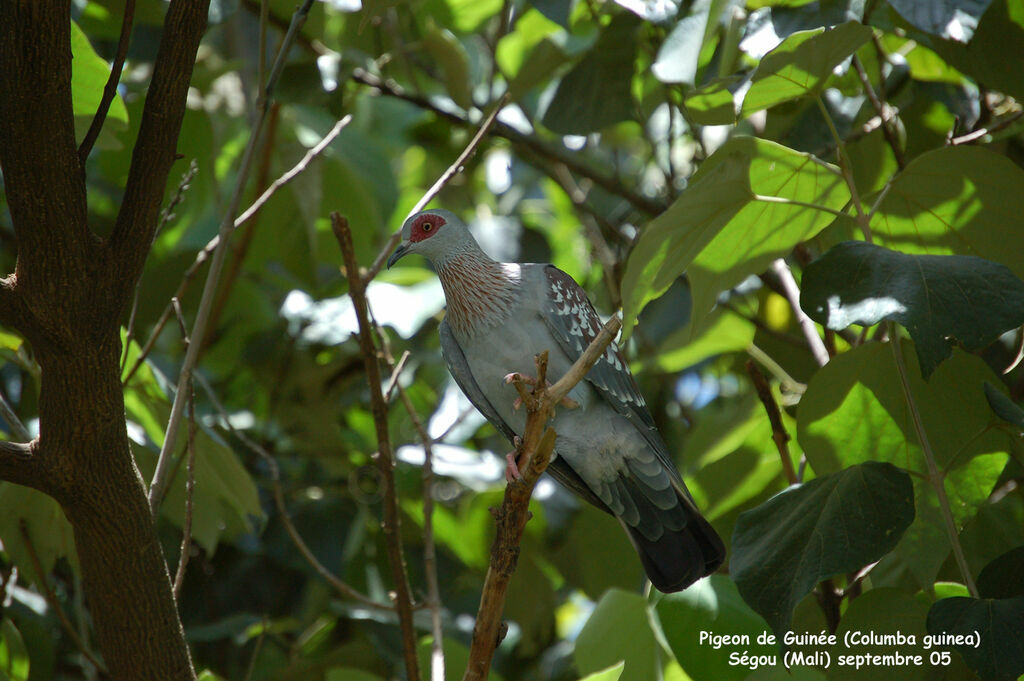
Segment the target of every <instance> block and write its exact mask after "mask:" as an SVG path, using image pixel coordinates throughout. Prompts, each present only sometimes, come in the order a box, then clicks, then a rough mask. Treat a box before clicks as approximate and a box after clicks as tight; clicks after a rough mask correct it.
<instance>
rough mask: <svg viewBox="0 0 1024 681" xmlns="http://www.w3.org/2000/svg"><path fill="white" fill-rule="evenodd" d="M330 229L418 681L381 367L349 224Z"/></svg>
mask: <svg viewBox="0 0 1024 681" xmlns="http://www.w3.org/2000/svg"><path fill="white" fill-rule="evenodd" d="M331 228H332V229H333V230H334V235H335V236H336V237H337V239H338V245H339V246H340V247H341V255H342V258H343V259H344V263H345V275H346V276H347V277H348V292H349V296H350V297H351V298H352V306H353V307H354V308H355V311H356V319H357V320H358V321H359V350H360V352H361V354H362V356H363V363H364V365H365V367H366V380H367V382H368V383H369V387H370V408H371V411H372V413H373V422H374V425H375V426H376V430H377V454H376V456H375V460H376V464H377V470H378V471H380V475H381V479H382V480H383V481H384V499H383V503H384V511H383V514H382V515H383V518H382V522H381V526H382V529H383V532H384V540H385V544H386V546H387V553H388V564H389V565H390V567H391V578H392V581H393V582H394V589H395V595H394V601H395V608H396V609H397V611H398V623H399V625H400V627H401V630H402V639H403V645H402V652H403V655H404V657H405V670H406V676H407V678H408V679H409V681H419V679H420V667H419V660H418V659H417V658H416V630H415V628H414V627H413V621H412V610H413V606H412V596H411V594H410V590H409V578H408V576H407V575H406V570H405V556H404V554H403V553H402V543H401V539H402V537H401V516H400V515H399V510H398V496H397V494H396V492H395V458H394V454H393V453H392V451H391V436H390V433H389V432H388V405H387V403H386V402H385V401H384V394H383V392H381V381H380V366H379V365H378V363H377V349H376V348H375V347H374V344H373V328H372V327H371V326H370V320H369V314H368V313H367V308H368V304H367V302H366V282H364V280H363V278H362V276H361V275H360V274H359V265H358V263H357V262H356V254H355V248H354V247H353V246H352V231H351V229H349V226H348V220H346V219H345V218H343V217H342V216H341V215H339V214H338V213H336V212H335V213H331Z"/></svg>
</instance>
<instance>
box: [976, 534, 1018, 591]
mask: <svg viewBox="0 0 1024 681" xmlns="http://www.w3.org/2000/svg"><path fill="white" fill-rule="evenodd" d="M978 593H979V594H980V595H981V597H982V598H1016V597H1018V596H1024V546H1018V547H1017V548H1014V549H1010V550H1009V551H1007V552H1006V553H1004V554H1003V555H1001V556H999V557H998V558H996V559H995V560H993V561H992V562H991V563H989V564H988V565H986V566H985V567H984V568H982V570H981V573H980V574H979V575H978Z"/></svg>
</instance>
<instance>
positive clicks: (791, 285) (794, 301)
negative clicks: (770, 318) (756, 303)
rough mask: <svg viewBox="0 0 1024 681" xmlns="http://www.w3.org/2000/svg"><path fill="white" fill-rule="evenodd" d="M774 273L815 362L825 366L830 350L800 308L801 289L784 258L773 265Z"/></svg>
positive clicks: (811, 321)
mask: <svg viewBox="0 0 1024 681" xmlns="http://www.w3.org/2000/svg"><path fill="white" fill-rule="evenodd" d="M772 272H774V273H775V276H777V277H778V278H779V283H780V284H782V290H783V291H785V293H786V300H788V301H789V306H790V307H791V308H793V314H794V315H796V319H797V322H798V323H799V324H800V330H801V331H803V333H804V338H806V339H807V345H809V346H810V348H811V354H813V355H814V361H816V362H817V363H818V366H822V367H823V366H825V365H826V364H828V360H829V356H828V349H827V348H826V347H825V343H824V341H822V340H821V336H819V335H818V327H816V326H815V325H814V321H813V320H812V319H811V318H810V317H808V316H807V313H805V312H804V311H803V308H801V307H800V289H799V288H797V285H796V279H794V278H793V272H792V271H791V270H790V269H789V265H787V264H786V261H785V260H783V259H782V258H779V259H778V260H776V261H775V262H773V263H772Z"/></svg>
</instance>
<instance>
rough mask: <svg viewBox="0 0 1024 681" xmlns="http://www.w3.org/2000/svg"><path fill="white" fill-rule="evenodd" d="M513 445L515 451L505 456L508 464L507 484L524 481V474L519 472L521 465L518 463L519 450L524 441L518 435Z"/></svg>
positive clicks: (506, 470)
mask: <svg viewBox="0 0 1024 681" xmlns="http://www.w3.org/2000/svg"><path fill="white" fill-rule="evenodd" d="M512 444H514V445H515V449H514V450H513V451H511V452H509V453H508V454H506V455H505V461H506V462H508V463H507V465H506V466H505V482H508V483H511V482H513V481H515V480H522V479H523V474H522V473H520V472H519V463H518V462H517V461H516V455H517V454H518V453H519V448H520V447H522V446H523V439H522V438H521V437H519V436H518V435H516V436H515V438H513V440H512Z"/></svg>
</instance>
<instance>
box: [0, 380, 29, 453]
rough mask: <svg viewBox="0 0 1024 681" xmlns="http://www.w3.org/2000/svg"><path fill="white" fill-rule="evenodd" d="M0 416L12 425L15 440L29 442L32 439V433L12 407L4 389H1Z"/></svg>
mask: <svg viewBox="0 0 1024 681" xmlns="http://www.w3.org/2000/svg"><path fill="white" fill-rule="evenodd" d="M0 417H2V418H3V420H4V421H6V422H7V425H8V426H10V428H11V435H13V436H14V439H15V440H17V441H18V442H28V441H29V440H31V439H32V433H30V432H28V428H26V427H25V424H24V423H22V421H21V419H20V418H18V415H17V413H15V411H14V409H13V408H12V407H11V403H10V402H8V401H7V396H6V395H4V393H3V390H0Z"/></svg>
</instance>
